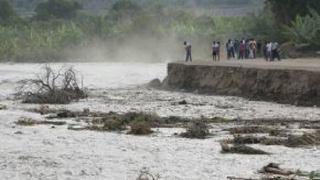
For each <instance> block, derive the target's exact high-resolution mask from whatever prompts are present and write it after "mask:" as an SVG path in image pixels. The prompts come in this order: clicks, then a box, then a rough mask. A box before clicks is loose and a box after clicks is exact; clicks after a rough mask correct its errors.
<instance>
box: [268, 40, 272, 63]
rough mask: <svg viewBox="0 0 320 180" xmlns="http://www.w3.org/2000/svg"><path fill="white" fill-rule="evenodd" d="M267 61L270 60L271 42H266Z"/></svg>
mask: <svg viewBox="0 0 320 180" xmlns="http://www.w3.org/2000/svg"><path fill="white" fill-rule="evenodd" d="M267 56H268V57H267V61H268V60H269V61H272V60H273V59H272V42H268V44H267Z"/></svg>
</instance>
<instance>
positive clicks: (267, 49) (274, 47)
mask: <svg viewBox="0 0 320 180" xmlns="http://www.w3.org/2000/svg"><path fill="white" fill-rule="evenodd" d="M263 56H264V58H265V60H266V61H274V60H275V59H278V61H280V60H281V59H280V53H279V43H278V42H265V43H264V46H263Z"/></svg>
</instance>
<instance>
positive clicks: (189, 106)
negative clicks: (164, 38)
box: [0, 63, 320, 180]
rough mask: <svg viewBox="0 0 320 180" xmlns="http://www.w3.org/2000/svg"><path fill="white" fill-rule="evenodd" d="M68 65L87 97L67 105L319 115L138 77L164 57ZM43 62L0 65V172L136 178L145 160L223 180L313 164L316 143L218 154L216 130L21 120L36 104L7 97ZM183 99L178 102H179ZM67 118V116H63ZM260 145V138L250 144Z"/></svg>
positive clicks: (157, 68) (167, 170)
mask: <svg viewBox="0 0 320 180" xmlns="http://www.w3.org/2000/svg"><path fill="white" fill-rule="evenodd" d="M70 65H72V66H74V67H75V69H77V70H78V71H79V72H80V73H81V74H82V76H83V77H84V86H85V87H87V88H88V89H89V97H88V98H87V99H84V100H81V101H79V102H74V103H72V104H70V105H52V106H51V107H55V108H58V107H62V108H66V109H70V110H82V109H84V108H89V109H90V110H91V111H100V112H109V111H113V112H119V113H124V112H128V111H136V112H140V111H143V112H150V113H156V114H159V115H160V116H183V117H189V118H192V117H200V116H206V117H225V118H241V119H255V118H286V119H287V118H293V119H299V120H301V119H302V120H309V121H310V120H319V119H320V108H316V107H314V108H310V107H308V108H306V107H295V106H291V105H282V104H276V103H269V102H257V101H249V100H246V99H243V98H239V97H225V96H206V95H197V94H191V93H183V92H168V91H161V90H155V89H150V88H147V87H145V86H143V85H144V84H146V83H148V82H149V81H150V80H152V79H154V78H159V79H163V78H164V77H165V76H166V64H164V63H162V64H147V63H83V64H52V66H55V67H57V68H58V67H60V66H70ZM42 66H43V64H0V104H2V105H6V106H7V109H6V110H0V177H1V178H0V179H10V180H11V179H110V180H112V179H114V180H122V179H124V180H125V179H128V180H129V179H135V178H136V177H137V175H138V174H139V171H140V170H141V169H143V168H144V167H146V168H149V170H150V172H152V173H155V174H159V175H160V176H161V177H162V179H170V180H171V179H204V180H206V179H208V180H209V179H225V178H226V176H228V175H231V176H242V177H248V176H257V174H256V170H257V169H258V168H260V167H262V166H263V165H266V164H267V163H269V162H274V161H276V162H278V163H283V164H284V165H285V166H287V167H292V168H295V169H298V168H303V169H304V170H310V171H311V170H316V169H317V168H319V165H320V150H319V149H318V148H317V147H315V148H307V149H306V148H296V149H292V148H287V147H282V146H268V147H263V148H264V149H265V150H267V151H268V152H271V153H272V155H268V156H243V155H222V154H220V146H219V141H218V140H220V139H221V138H222V137H224V136H225V134H223V133H219V134H216V136H214V137H212V138H209V139H206V140H190V139H182V138H178V137H175V136H174V135H173V134H174V133H175V132H181V131H182V129H179V128H173V129H157V130H156V133H154V134H153V135H151V136H145V137H137V136H131V135H126V134H117V133H99V132H92V131H79V132H78V131H70V130H67V127H65V126H60V127H55V128H51V127H50V126H45V125H40V126H32V127H21V126H17V125H15V124H14V122H15V121H16V120H17V119H18V118H20V117H32V118H35V119H41V118H43V117H42V116H41V115H39V114H36V113H32V112H29V111H27V109H29V108H31V107H38V106H39V105H26V104H21V103H20V101H19V100H15V99H14V93H15V91H16V88H17V87H18V86H19V85H20V83H21V82H20V81H21V80H23V79H25V78H32V77H34V75H35V74H36V73H38V72H40V70H41V67H42ZM183 100H184V101H186V102H187V103H186V104H185V103H183V104H181V103H179V102H181V101H183ZM68 123H76V122H72V120H68ZM257 146H260V145H257Z"/></svg>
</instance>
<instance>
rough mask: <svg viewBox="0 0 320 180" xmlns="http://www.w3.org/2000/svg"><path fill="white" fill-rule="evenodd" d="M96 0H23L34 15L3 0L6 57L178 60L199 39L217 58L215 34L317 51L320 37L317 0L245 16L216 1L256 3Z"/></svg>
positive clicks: (200, 51) (1, 47) (1, 34)
mask: <svg viewBox="0 0 320 180" xmlns="http://www.w3.org/2000/svg"><path fill="white" fill-rule="evenodd" d="M90 2H91V3H93V2H95V1H90ZM90 2H89V1H88V2H87V1H84V0H83V1H79V0H78V1H75V0H49V1H47V2H45V1H42V0H33V1H32V2H30V4H26V3H24V2H23V1H21V0H15V1H13V3H14V5H15V10H17V11H18V10H19V9H23V8H24V9H29V10H30V9H33V10H34V12H33V14H34V15H33V16H32V17H18V16H17V15H16V13H15V12H14V10H13V8H12V7H11V6H10V3H8V1H7V0H0V42H1V43H0V61H16V62H22V61H23V62H25V61H29V62H43V61H66V60H82V61H87V60H88V59H90V60H104V59H106V58H110V59H113V60H118V59H123V58H125V57H130V59H134V58H136V59H140V60H141V59H149V60H154V61H156V60H159V59H164V58H170V59H176V58H179V57H180V53H178V52H180V51H181V46H182V45H181V42H183V41H184V40H189V41H192V43H193V45H194V46H193V47H196V48H194V54H195V56H197V57H198V58H207V57H209V56H210V53H208V51H209V49H210V44H211V41H212V40H214V39H215V40H220V41H224V40H226V39H228V38H238V39H240V38H243V37H244V38H248V37H256V38H257V39H259V40H263V41H264V40H277V41H279V42H281V43H284V42H290V43H294V44H302V43H303V44H307V45H308V47H312V48H313V49H316V48H318V47H319V42H320V39H319V37H320V36H319V34H320V33H319V29H320V28H319V27H320V25H319V23H318V22H319V9H314V10H311V9H310V8H314V7H320V6H315V5H317V4H315V3H319V2H318V1H315V0H310V1H307V2H305V3H303V2H304V1H299V3H300V4H299V7H300V8H298V9H297V8H295V4H294V3H289V4H290V7H291V6H292V9H290V8H281V7H282V6H283V4H282V3H280V1H273V0H266V6H265V8H264V10H263V11H262V12H260V13H259V14H256V15H252V16H238V17H237V16H229V17H225V16H213V15H212V14H210V13H208V12H209V9H210V7H211V8H212V7H213V6H214V5H217V6H219V7H220V6H221V7H223V6H225V5H226V4H228V5H230V4H234V3H235V2H236V3H237V4H234V5H235V6H241V5H244V4H247V5H248V4H252V3H253V2H251V1H250V2H249V1H248V0H241V1H233V0H229V1H228V2H227V1H223V2H222V1H220V0H215V1H206V0H202V1H199V2H198V1H196V2H195V1H178V0H177V1H159V0H155V1H136V0H115V1H108V2H106V6H105V7H106V8H107V9H105V10H104V13H103V15H99V14H94V15H92V13H86V11H84V9H85V8H86V7H87V6H88V3H90ZM255 2H257V1H255ZM259 2H261V1H259ZM281 2H282V1H281ZM290 2H293V1H290ZM301 3H302V4H301ZM253 4H255V3H253ZM91 5H92V4H91ZM98 5H99V4H97V5H95V6H98ZM191 9H192V10H191ZM18 14H21V13H18ZM31 14H32V13H31ZM282 14H286V15H287V16H283V15H282ZM280 17H281V18H280ZM282 18H283V19H282ZM222 43H223V42H222ZM164 52H165V53H164ZM97 57H101V58H97Z"/></svg>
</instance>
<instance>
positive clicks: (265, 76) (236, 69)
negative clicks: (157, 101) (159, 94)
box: [163, 63, 320, 106]
mask: <svg viewBox="0 0 320 180" xmlns="http://www.w3.org/2000/svg"><path fill="white" fill-rule="evenodd" d="M163 83H164V84H163V85H164V86H165V88H169V89H174V90H185V91H190V92H198V93H206V94H216V95H231V96H240V97H246V98H249V99H253V100H264V101H273V102H278V103H285V104H294V105H300V106H314V105H317V106H319V105H320V71H318V70H317V69H314V68H312V67H310V68H309V69H308V67H303V68H297V67H295V68H290V67H289V68H285V67H281V66H278V67H277V65H273V66H263V65H261V66H260V67H259V66H246V65H238V64H235V65H234V64H233V65H231V64H230V65H229V64H219V63H218V64H217V65H203V64H183V63H169V64H168V76H167V78H166V79H165V80H164V82H163Z"/></svg>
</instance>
